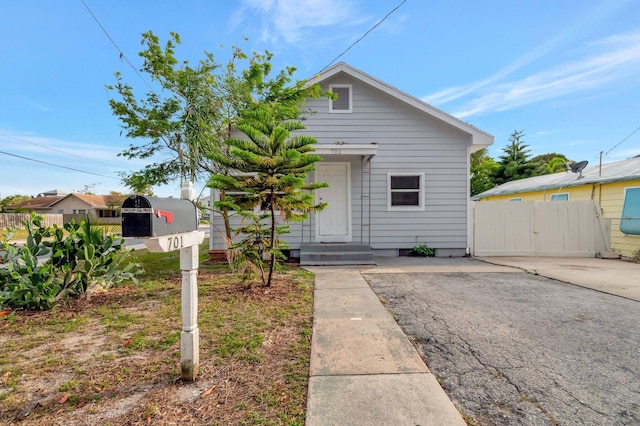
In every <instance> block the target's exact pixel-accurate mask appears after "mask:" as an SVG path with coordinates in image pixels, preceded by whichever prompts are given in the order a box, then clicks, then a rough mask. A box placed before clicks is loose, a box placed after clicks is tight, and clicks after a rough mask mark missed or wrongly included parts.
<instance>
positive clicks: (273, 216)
mask: <svg viewBox="0 0 640 426" xmlns="http://www.w3.org/2000/svg"><path fill="white" fill-rule="evenodd" d="M269 210H270V211H271V242H270V243H269V245H270V248H271V250H269V254H270V257H269V278H267V287H271V278H272V277H273V270H274V269H275V267H276V254H275V253H274V252H273V249H275V245H276V211H275V209H274V208H273V191H271V202H270V203H269Z"/></svg>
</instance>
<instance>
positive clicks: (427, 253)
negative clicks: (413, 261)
mask: <svg viewBox="0 0 640 426" xmlns="http://www.w3.org/2000/svg"><path fill="white" fill-rule="evenodd" d="M411 255H412V256H422V257H433V256H435V255H436V249H434V248H433V247H429V246H428V245H427V243H423V242H420V241H418V237H416V245H415V246H414V247H413V248H412V249H411Z"/></svg>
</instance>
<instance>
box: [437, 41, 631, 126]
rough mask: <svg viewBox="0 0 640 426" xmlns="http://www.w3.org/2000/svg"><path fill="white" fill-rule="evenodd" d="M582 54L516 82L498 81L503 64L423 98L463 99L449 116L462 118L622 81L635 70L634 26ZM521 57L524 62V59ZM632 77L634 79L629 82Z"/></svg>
mask: <svg viewBox="0 0 640 426" xmlns="http://www.w3.org/2000/svg"><path fill="white" fill-rule="evenodd" d="M581 51H582V52H584V53H583V56H582V58H580V59H576V60H574V61H571V62H567V63H563V64H559V65H556V66H555V67H552V68H549V69H546V70H542V71H539V72H537V73H535V74H531V75H529V76H526V77H524V78H522V79H520V80H515V81H504V79H503V77H506V76H507V75H509V74H510V71H509V70H510V68H515V67H516V66H517V64H515V65H512V66H511V67H507V68H506V69H505V70H503V71H501V72H499V73H497V74H496V75H494V76H492V77H491V78H489V79H487V80H485V81H483V82H480V83H477V84H474V85H469V86H467V87H462V88H450V89H445V90H443V91H441V92H438V93H436V94H434V95H431V96H427V97H426V98H425V100H426V101H427V102H431V103H435V104H442V103H448V102H452V101H453V100H456V99H460V98H463V99H466V100H465V101H464V102H463V103H462V105H461V106H458V109H457V111H456V112H454V114H453V115H455V116H457V117H460V118H464V117H468V116H472V115H478V114H483V113H487V112H492V111H505V110H509V109H512V108H516V107H520V106H524V105H528V104H532V103H536V102H541V101H547V100H550V99H554V98H558V97H560V96H566V95H569V94H584V93H589V92H591V91H596V90H599V89H605V88H610V87H612V84H613V83H616V82H623V81H624V82H625V84H629V81H630V80H629V79H625V78H624V77H625V76H627V75H630V74H632V73H637V71H638V70H639V69H640V30H637V31H635V32H631V33H626V34H617V35H612V36H610V37H607V38H604V39H601V40H598V41H595V42H591V43H587V44H586V45H585V47H584V49H582V50H581ZM525 61H526V60H525ZM631 81H635V80H631Z"/></svg>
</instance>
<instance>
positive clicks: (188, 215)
mask: <svg viewBox="0 0 640 426" xmlns="http://www.w3.org/2000/svg"><path fill="white" fill-rule="evenodd" d="M197 229H198V209H197V208H196V205H195V204H194V203H193V202H192V201H189V200H183V199H180V198H160V197H145V196H142V195H132V196H130V197H129V198H127V199H126V200H124V202H123V203H122V236H123V237H142V238H148V237H160V236H162V235H171V234H181V233H184V232H191V231H196V230H197Z"/></svg>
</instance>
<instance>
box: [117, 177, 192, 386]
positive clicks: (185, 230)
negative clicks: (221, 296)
mask: <svg viewBox="0 0 640 426" xmlns="http://www.w3.org/2000/svg"><path fill="white" fill-rule="evenodd" d="M181 196H182V198H181V199H174V198H158V197H144V196H139V195H132V196H131V197H129V198H127V199H126V200H125V201H124V203H123V204H122V236H123V237H139V238H143V239H144V244H145V246H146V247H147V249H149V251H151V252H168V251H174V250H180V270H181V271H182V332H181V334H180V365H181V368H182V378H183V379H184V380H187V381H194V380H195V378H196V375H197V373H198V368H199V366H200V329H199V328H198V245H199V244H200V243H202V241H203V240H204V232H202V231H198V210H197V208H196V205H195V204H194V203H193V202H192V201H191V200H192V199H193V184H192V183H191V182H189V183H187V184H185V185H183V187H182V194H181Z"/></svg>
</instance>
